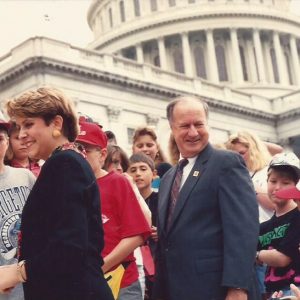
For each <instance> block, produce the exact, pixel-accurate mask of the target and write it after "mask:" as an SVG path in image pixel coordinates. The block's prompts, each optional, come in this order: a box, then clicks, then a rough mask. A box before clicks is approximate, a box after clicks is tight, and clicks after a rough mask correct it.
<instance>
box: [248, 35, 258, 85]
mask: <svg viewBox="0 0 300 300" xmlns="http://www.w3.org/2000/svg"><path fill="white" fill-rule="evenodd" d="M246 51H247V58H248V61H249V64H248V65H249V81H250V82H254V83H256V82H258V73H257V72H258V71H257V69H256V62H255V56H254V47H253V42H252V41H251V40H249V39H247V40H246Z"/></svg>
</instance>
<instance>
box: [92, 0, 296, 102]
mask: <svg viewBox="0 0 300 300" xmlns="http://www.w3.org/2000/svg"><path fill="white" fill-rule="evenodd" d="M289 5H290V0H125V1H124V0H121V1H120V0H98V1H94V2H93V3H92V5H91V6H90V8H89V11H88V23H89V26H90V28H91V29H92V31H93V33H94V41H93V42H92V43H91V44H90V45H89V48H90V49H93V50H96V51H100V52H101V53H114V54H116V55H119V56H121V57H125V58H129V59H132V60H135V61H137V62H139V63H146V64H150V65H154V66H157V67H160V68H161V69H163V70H167V71H172V72H178V73H182V74H185V75H186V76H189V77H199V78H202V79H203V80H207V81H210V82H212V83H216V84H226V85H228V86H230V87H234V88H236V89H239V90H243V91H246V92H250V93H255V94H260V95H266V93H267V95H268V96H269V97H273V96H278V95H282V94H284V93H286V92H289V91H294V90H297V89H299V85H300V70H299V47H300V43H299V42H300V30H299V29H300V20H299V16H296V15H293V14H292V13H291V12H289Z"/></svg>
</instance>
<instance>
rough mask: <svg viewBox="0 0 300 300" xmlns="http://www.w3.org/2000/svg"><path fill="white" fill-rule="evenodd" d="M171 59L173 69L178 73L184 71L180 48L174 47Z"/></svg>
mask: <svg viewBox="0 0 300 300" xmlns="http://www.w3.org/2000/svg"><path fill="white" fill-rule="evenodd" d="M173 60H174V66H175V71H176V72H178V73H184V65H183V56H182V52H181V50H180V49H178V48H177V49H175V50H174V52H173Z"/></svg>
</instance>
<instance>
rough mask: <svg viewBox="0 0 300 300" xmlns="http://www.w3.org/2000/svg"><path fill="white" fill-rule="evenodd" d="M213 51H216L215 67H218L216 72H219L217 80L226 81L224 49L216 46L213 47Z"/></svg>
mask: <svg viewBox="0 0 300 300" xmlns="http://www.w3.org/2000/svg"><path fill="white" fill-rule="evenodd" d="M215 51H216V58H217V65H218V72H219V80H220V81H228V75H227V67H226V59H225V50H224V47H223V46H221V45H217V46H216V47H215Z"/></svg>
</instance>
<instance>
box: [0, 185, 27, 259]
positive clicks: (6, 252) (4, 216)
mask: <svg viewBox="0 0 300 300" xmlns="http://www.w3.org/2000/svg"><path fill="white" fill-rule="evenodd" d="M29 192H30V189H29V188H28V187H27V186H15V187H11V188H7V189H0V253H1V256H2V257H3V258H5V259H11V258H12V257H14V255H15V253H16V248H17V246H18V233H19V231H20V225H21V213H22V210H23V207H24V204H25V201H26V199H27V197H28V195H29Z"/></svg>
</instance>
